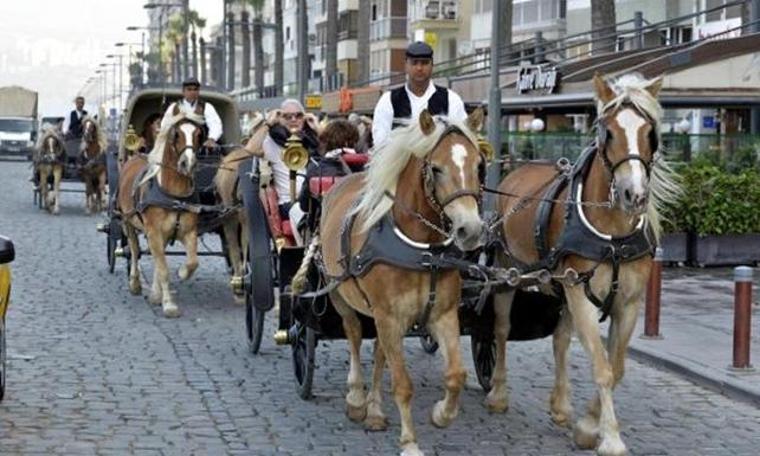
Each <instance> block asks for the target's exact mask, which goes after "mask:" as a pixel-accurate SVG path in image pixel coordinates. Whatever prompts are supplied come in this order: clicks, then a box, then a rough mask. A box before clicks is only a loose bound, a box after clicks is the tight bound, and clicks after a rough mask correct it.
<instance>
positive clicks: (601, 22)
mask: <svg viewBox="0 0 760 456" xmlns="http://www.w3.org/2000/svg"><path fill="white" fill-rule="evenodd" d="M615 22H616V19H615V1H614V0H591V30H592V33H591V38H592V39H593V40H594V42H593V43H592V44H591V53H592V55H599V54H603V53H605V52H614V51H615V42H616V41H617V40H616V38H615V33H616V28H615Z"/></svg>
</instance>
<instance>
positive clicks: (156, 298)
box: [148, 292, 164, 306]
mask: <svg viewBox="0 0 760 456" xmlns="http://www.w3.org/2000/svg"><path fill="white" fill-rule="evenodd" d="M163 299H164V297H163V296H162V294H161V293H155V292H151V294H150V296H148V302H149V303H151V304H153V305H155V306H157V305H160V304H161V301H162V300H163Z"/></svg>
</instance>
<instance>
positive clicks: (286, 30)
mask: <svg viewBox="0 0 760 456" xmlns="http://www.w3.org/2000/svg"><path fill="white" fill-rule="evenodd" d="M288 40H290V27H285V41H288Z"/></svg>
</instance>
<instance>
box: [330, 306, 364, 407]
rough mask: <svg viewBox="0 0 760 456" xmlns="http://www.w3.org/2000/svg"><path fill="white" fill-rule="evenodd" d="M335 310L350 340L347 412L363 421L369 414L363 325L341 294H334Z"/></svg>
mask: <svg viewBox="0 0 760 456" xmlns="http://www.w3.org/2000/svg"><path fill="white" fill-rule="evenodd" d="M331 297H333V298H334V299H332V302H333V305H334V306H335V310H336V311H337V312H338V313H339V314H340V316H341V318H342V320H343V331H344V332H345V333H346V339H347V340H348V349H349V353H350V365H349V368H348V379H347V380H346V384H347V385H348V393H347V394H346V414H347V415H348V417H349V418H350V419H351V420H352V421H363V420H364V418H365V417H366V416H367V398H366V396H365V394H364V378H363V376H362V363H361V345H362V325H361V322H360V321H359V317H358V316H357V315H356V311H355V310H353V309H352V308H350V307H349V306H348V304H346V303H345V302H344V301H343V299H342V298H341V297H340V296H336V294H335V293H334V294H332V295H331Z"/></svg>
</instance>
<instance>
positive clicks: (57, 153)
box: [34, 126, 66, 215]
mask: <svg viewBox="0 0 760 456" xmlns="http://www.w3.org/2000/svg"><path fill="white" fill-rule="evenodd" d="M64 166H66V146H65V145H64V141H63V135H62V134H61V132H60V130H58V129H56V128H54V127H52V126H46V127H44V128H43V130H42V132H41V134H40V137H39V139H38V140H37V146H36V147H35V155H34V170H35V171H36V172H37V173H38V174H39V189H40V198H41V199H42V202H43V204H44V206H45V209H47V210H48V211H50V212H51V213H53V214H55V215H58V213H59V212H60V191H61V179H62V178H63V169H64ZM51 175H52V176H53V191H52V193H48V191H49V188H48V178H49V177H50V176H51ZM51 207H52V209H51Z"/></svg>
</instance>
